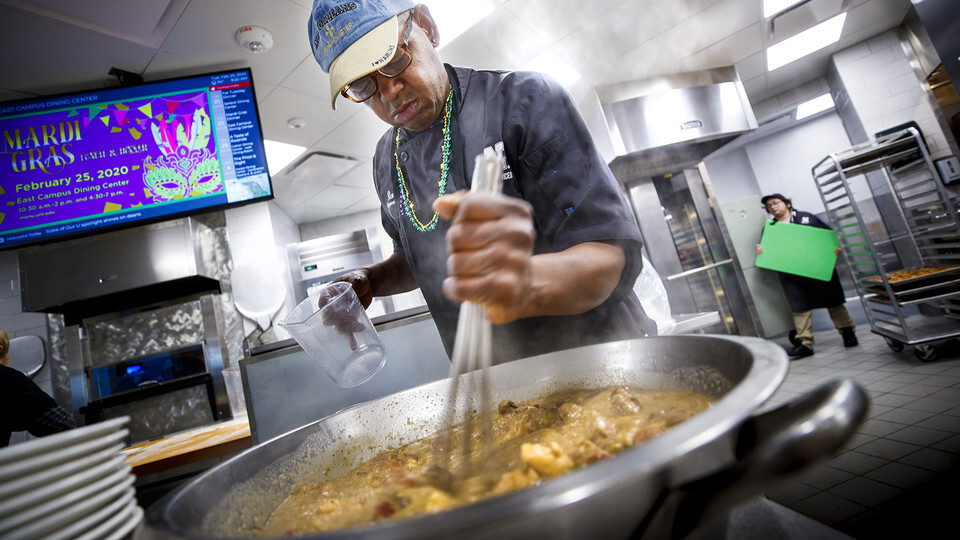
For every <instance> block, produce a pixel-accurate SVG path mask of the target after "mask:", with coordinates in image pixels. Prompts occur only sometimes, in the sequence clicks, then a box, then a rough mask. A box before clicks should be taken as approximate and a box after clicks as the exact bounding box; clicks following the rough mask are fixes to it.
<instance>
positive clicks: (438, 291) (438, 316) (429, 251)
mask: <svg viewBox="0 0 960 540" xmlns="http://www.w3.org/2000/svg"><path fill="white" fill-rule="evenodd" d="M454 92H455V93H456V92H457V88H456V86H454ZM458 103H459V96H457V95H455V96H454V99H453V110H452V111H451V113H450V152H451V154H450V169H449V171H448V173H447V187H446V193H453V192H454V191H459V190H461V189H470V185H469V184H468V182H467V179H466V174H465V172H464V171H465V156H464V151H463V146H464V145H463V134H462V133H461V132H460V121H459V119H458V116H459V114H458V113H459V110H458ZM440 121H442V118H441V120H440ZM437 152H439V146H437ZM397 154H398V156H403V155H404V153H403V152H398V153H397ZM393 166H394V168H396V167H397V159H396V158H394V160H393ZM400 168H401V170H403V174H404V178H406V179H407V184H408V186H409V191H410V196H411V197H412V198H414V201H413V202H414V204H415V207H416V208H417V209H427V210H429V209H430V207H431V205H432V204H433V199H431V198H429V197H431V196H432V197H434V198H435V197H436V196H437V194H438V191H435V192H433V193H432V194H422V193H421V196H420V197H416V195H415V190H414V189H413V184H414V179H412V178H410V177H409V176H408V175H407V169H406V167H404V165H403V163H402V162H401V163H400ZM394 170H396V169H394ZM439 174H440V173H439V169H437V175H439ZM394 176H395V173H394ZM438 180H439V176H438ZM430 184H431V185H433V186H436V183H435V182H430ZM397 189H398V190H400V189H401V188H400V186H397ZM424 195H426V196H424ZM426 199H429V200H426ZM421 214H427V215H432V212H429V211H424V210H420V212H418V214H417V215H418V216H421ZM421 221H422V220H421ZM397 222H398V228H399V232H400V244H401V245H402V246H403V252H404V254H406V257H407V262H408V263H409V265H410V270H411V272H412V273H413V277H414V279H415V280H416V281H417V283H418V284H420V291H421V292H422V293H423V297H424V299H425V300H426V301H427V306H429V308H430V315H431V316H432V317H433V320H434V322H435V324H436V325H437V330H438V331H439V332H440V336H441V338H442V339H443V344H444V347H445V348H446V350H447V355H448V356H450V355H451V354H452V352H453V338H452V336H454V335H456V327H457V318H458V316H459V314H460V304H459V303H457V302H454V301H452V300H450V299H449V298H447V297H446V296H444V295H443V280H444V278H446V277H447V247H446V246H447V242H446V234H447V231H448V230H449V229H450V222H448V221H445V220H442V219H439V218H438V220H437V224H436V226H435V227H434V228H433V229H432V230H429V231H420V230H418V229H417V227H416V226H414V224H413V223H412V222H411V221H410V219H409V217H408V216H406V215H400V216H399V219H398V220H397Z"/></svg>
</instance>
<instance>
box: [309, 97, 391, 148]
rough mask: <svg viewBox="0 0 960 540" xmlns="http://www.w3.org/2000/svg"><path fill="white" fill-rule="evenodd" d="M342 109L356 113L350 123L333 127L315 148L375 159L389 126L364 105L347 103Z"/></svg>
mask: <svg viewBox="0 0 960 540" xmlns="http://www.w3.org/2000/svg"><path fill="white" fill-rule="evenodd" d="M340 109H343V110H351V111H355V112H356V113H355V114H354V115H353V116H352V117H351V118H350V121H349V122H343V123H341V124H339V125H337V126H334V127H332V128H331V129H330V130H329V133H328V134H327V135H326V136H325V137H324V138H322V139H320V140H319V141H317V142H316V143H315V144H314V145H313V147H314V148H317V149H320V150H326V151H328V152H334V153H337V154H345V155H348V156H354V157H357V158H371V157H373V154H374V152H375V151H376V148H377V141H379V140H380V137H382V136H383V134H384V133H386V131H387V129H388V128H389V126H387V124H385V123H384V122H383V120H380V118H378V117H377V116H376V115H375V114H373V112H372V111H371V110H370V109H368V108H367V107H366V106H364V105H355V104H352V103H345V104H343V105H341V106H340ZM338 110H339V109H338Z"/></svg>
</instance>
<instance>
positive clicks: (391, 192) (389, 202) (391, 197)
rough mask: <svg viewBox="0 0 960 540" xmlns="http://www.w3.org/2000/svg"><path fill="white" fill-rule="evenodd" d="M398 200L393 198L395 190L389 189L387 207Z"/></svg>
mask: <svg viewBox="0 0 960 540" xmlns="http://www.w3.org/2000/svg"><path fill="white" fill-rule="evenodd" d="M396 202H397V201H395V200H393V190H392V189H391V190H389V191H387V208H390V207H391V206H393V205H394V204H396Z"/></svg>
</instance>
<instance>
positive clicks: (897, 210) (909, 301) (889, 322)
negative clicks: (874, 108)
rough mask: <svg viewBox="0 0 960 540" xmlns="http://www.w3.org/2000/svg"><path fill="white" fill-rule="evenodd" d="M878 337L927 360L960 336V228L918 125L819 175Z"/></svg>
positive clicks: (834, 162) (827, 162)
mask: <svg viewBox="0 0 960 540" xmlns="http://www.w3.org/2000/svg"><path fill="white" fill-rule="evenodd" d="M812 173H813V178H814V180H815V181H816V184H817V189H818V190H819V192H820V197H821V198H822V199H823V204H824V206H825V207H826V210H827V217H828V219H829V220H830V222H831V224H832V225H833V227H834V230H836V231H837V237H838V239H839V241H840V246H841V248H842V251H843V256H844V259H845V260H846V262H847V265H848V266H849V268H850V271H851V273H852V274H853V275H852V277H853V281H854V283H855V284H856V287H857V292H858V293H859V295H860V299H861V301H862V303H863V307H864V311H865V312H866V315H867V319H868V320H869V321H870V327H871V330H872V331H873V333H875V334H879V335H880V336H883V338H884V339H885V340H886V342H887V345H888V346H889V347H890V348H891V349H892V350H894V351H897V352H899V351H902V350H903V349H904V347H905V346H906V345H911V346H913V347H914V354H915V355H916V356H917V358H919V359H920V360H923V361H931V360H933V359H935V358H936V350H935V349H934V347H933V344H934V343H935V342H937V341H943V340H947V339H951V338H954V337H957V336H960V224H958V219H957V212H956V208H955V204H954V202H953V201H952V200H951V199H950V197H949V194H948V193H947V192H946V191H945V190H944V188H943V185H942V184H941V182H940V178H939V176H938V174H937V171H936V169H935V167H934V165H933V162H932V160H931V159H930V154H929V152H928V151H927V147H926V144H925V142H924V141H923V137H922V135H921V134H920V133H919V131H918V130H916V129H914V128H912V127H908V128H906V129H903V130H901V131H896V132H893V133H890V134H887V135H883V136H878V137H877V138H876V139H875V140H872V141H870V142H867V143H863V144H860V145H857V146H853V147H851V148H848V149H846V150H842V151H840V152H836V153H833V154H830V155H828V156H827V157H825V158H824V159H823V160H822V161H820V162H819V163H817V164H816V165H815V166H814V167H813V169H812Z"/></svg>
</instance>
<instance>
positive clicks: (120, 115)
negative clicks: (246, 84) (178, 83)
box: [0, 89, 226, 233]
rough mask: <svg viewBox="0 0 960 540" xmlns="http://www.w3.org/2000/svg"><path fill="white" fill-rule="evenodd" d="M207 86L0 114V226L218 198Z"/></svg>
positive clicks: (4, 229)
mask: <svg viewBox="0 0 960 540" xmlns="http://www.w3.org/2000/svg"><path fill="white" fill-rule="evenodd" d="M210 117H211V114H210V105H209V103H208V98H207V89H201V90H196V91H189V92H182V93H178V94H172V95H162V96H154V97H150V98H139V99H135V100H129V101H126V102H114V103H109V104H95V105H79V106H77V107H74V108H68V109H60V110H56V111H52V112H43V113H38V114H33V115H26V116H19V117H15V118H9V119H6V120H2V121H0V149H2V153H0V168H3V169H5V170H4V171H3V173H2V175H0V176H2V178H3V184H2V185H0V233H4V232H10V231H16V230H21V229H30V228H34V227H39V226H43V225H49V224H52V223H61V222H65V221H70V220H75V219H81V218H90V217H91V216H97V215H102V214H107V213H113V212H120V211H126V210H131V209H146V208H149V207H156V206H159V205H165V204H170V203H176V202H181V201H184V200H188V199H198V198H203V197H207V196H211V195H218V196H223V197H225V196H226V194H225V188H224V182H223V178H222V177H221V168H220V162H219V160H218V155H217V147H216V141H215V140H214V137H213V136H212V130H211V118H210Z"/></svg>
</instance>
